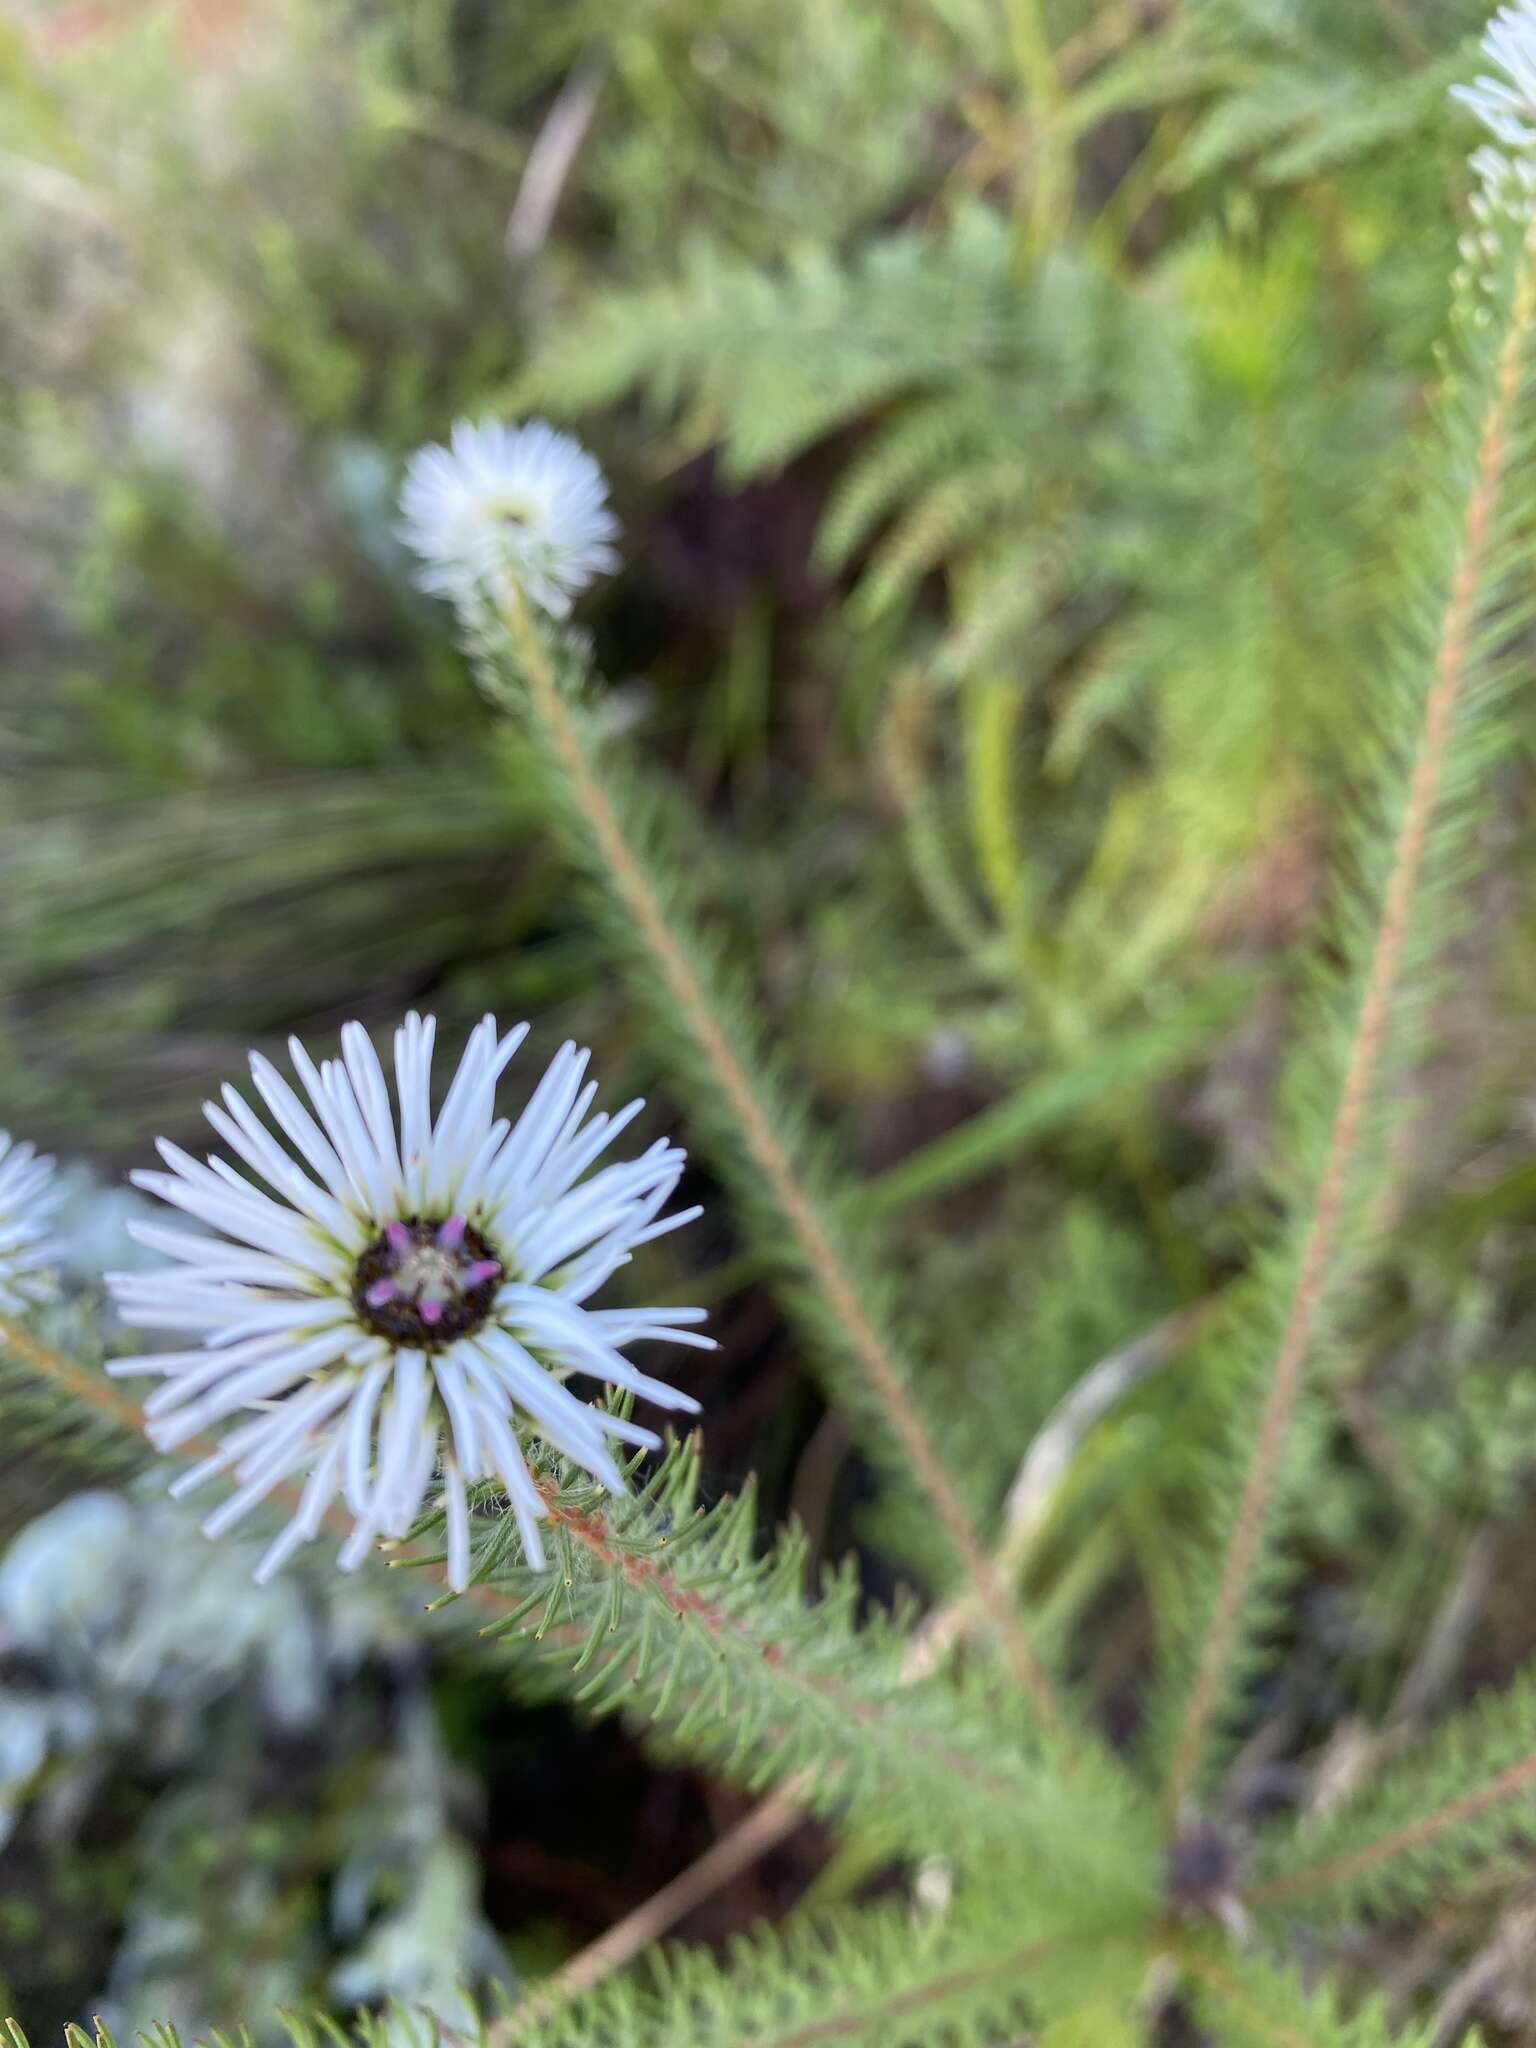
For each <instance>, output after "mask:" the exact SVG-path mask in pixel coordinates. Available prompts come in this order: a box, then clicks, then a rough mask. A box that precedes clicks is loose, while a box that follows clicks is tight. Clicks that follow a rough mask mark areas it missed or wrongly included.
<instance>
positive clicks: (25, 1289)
mask: <svg viewBox="0 0 1536 2048" xmlns="http://www.w3.org/2000/svg"><path fill="white" fill-rule="evenodd" d="M63 1199H64V1191H63V1189H62V1188H60V1187H59V1186H57V1185H56V1183H55V1181H54V1167H53V1161H52V1160H51V1159H50V1158H48V1157H47V1155H46V1154H43V1153H39V1152H38V1151H36V1149H35V1148H34V1147H33V1146H32V1145H31V1144H30V1143H29V1142H28V1141H26V1140H23V1141H22V1142H20V1143H17V1142H16V1141H15V1140H13V1139H12V1137H11V1135H10V1133H9V1131H0V1307H3V1308H4V1310H5V1312H6V1314H7V1315H24V1314H25V1313H26V1312H27V1310H28V1309H30V1308H34V1307H36V1306H37V1305H38V1304H39V1303H41V1302H45V1301H50V1300H51V1299H52V1298H53V1295H54V1293H55V1291H56V1288H55V1282H54V1278H53V1268H54V1266H55V1265H56V1264H57V1262H58V1258H59V1253H60V1250H61V1247H60V1245H59V1244H58V1243H57V1242H56V1241H55V1240H54V1238H53V1237H52V1236H51V1234H50V1232H51V1229H52V1222H53V1216H54V1212H55V1210H57V1208H58V1206H59V1204H60V1202H62V1201H63Z"/></svg>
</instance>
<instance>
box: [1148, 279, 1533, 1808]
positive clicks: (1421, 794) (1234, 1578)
mask: <svg viewBox="0 0 1536 2048" xmlns="http://www.w3.org/2000/svg"><path fill="white" fill-rule="evenodd" d="M1529 254H1530V244H1528V245H1527V256H1528V258H1529ZM1533 315H1536V291H1533V286H1532V280H1531V275H1530V268H1529V261H1527V267H1526V271H1525V274H1524V276H1523V278H1522V282H1521V285H1520V287H1519V289H1518V291H1517V293H1516V297H1515V302H1514V307H1513V310H1512V314H1511V320H1510V329H1509V334H1508V336H1507V338H1506V340H1505V343H1504V347H1503V351H1502V353H1501V356H1500V360H1499V368H1498V375H1497V379H1496V382H1495V386H1494V395H1493V400H1492V403H1491V404H1490V406H1489V408H1488V414H1487V417H1486V419H1485V421H1484V423H1483V431H1482V438H1481V441H1480V444H1479V448H1478V456H1477V470H1476V481H1475V483H1474V485H1473V489H1472V494H1471V496H1470V498H1469V499H1468V501H1467V510H1466V518H1465V522H1464V525H1463V529H1462V542H1461V550H1460V555H1459V558H1458V561H1457V565H1456V571H1455V575H1454V577H1453V579H1452V584H1451V593H1450V599H1449V602H1448V603H1447V606H1446V611H1445V617H1444V621H1443V623H1442V626H1441V632H1440V643H1439V647H1438V650H1437V654H1436V661H1435V679H1434V682H1433V684H1432V686H1431V688H1430V691H1429V695H1428V697H1427V699H1426V701H1425V706H1424V721H1423V726H1422V728H1421V731H1420V735H1419V742H1418V750H1417V753H1416V756H1415V759H1414V766H1413V775H1412V779H1411V781H1410V784H1409V790H1408V800H1407V804H1406V806H1405V808H1404V812H1403V820H1402V824H1401V826H1400V828H1399V830H1398V836H1397V844H1396V847H1395V849H1394V855H1393V860H1392V866H1391V870H1390V873H1389V876H1388V879H1387V886H1386V892H1385V894H1384V896H1383V898H1382V906H1381V918H1380V922H1379V924H1378V926H1377V931H1376V941H1375V945H1374V947H1373V949H1372V954H1371V962H1370V968H1369V971H1368V974H1367V977H1366V984H1365V993H1364V996H1363V998H1362V1000H1361V1005H1360V1014H1359V1017H1358V1019H1357V1022H1356V1025H1355V1032H1354V1037H1353V1039H1352V1041H1351V1044H1350V1050H1349V1057H1348V1060H1347V1062H1346V1065H1345V1070H1344V1078H1343V1082H1342V1084H1341V1086H1340V1090H1339V1098H1338V1104H1337V1107H1336V1109H1335V1112H1334V1120H1333V1129H1332V1132H1331V1134H1330V1137H1329V1142H1328V1151H1327V1155H1326V1159H1325V1162H1324V1165H1323V1171H1322V1175H1321V1177H1320V1179H1319V1181H1318V1187H1317V1196H1316V1200H1315V1202H1314V1205H1313V1209H1312V1216H1311V1221H1310V1222H1309V1224H1308V1226H1307V1232H1306V1238H1305V1241H1304V1243H1303V1247H1302V1254H1301V1264H1300V1270H1299V1273H1298V1276H1297V1280H1296V1286H1295V1290H1294V1292H1293V1294H1292V1296H1291V1302H1290V1307H1289V1310H1288V1312H1287V1314H1286V1319H1285V1325H1284V1328H1283V1331H1282V1333H1281V1337H1280V1344H1279V1348H1278V1350H1277V1352H1276V1355H1275V1362H1274V1367H1273V1371H1272V1373H1271V1377H1270V1386H1269V1394H1268V1397H1267V1399H1266V1401H1265V1404H1264V1411H1263V1415H1262V1417H1261V1419H1260V1423H1259V1432H1258V1436H1257V1438H1256V1439H1255V1442H1254V1448H1253V1454H1252V1457H1251V1459H1250V1461H1249V1466H1248V1474H1247V1478H1246V1480H1245V1482H1244V1486H1243V1492H1242V1498H1241V1501H1240V1503H1239V1506H1238V1511H1237V1520H1236V1523H1235V1525H1234V1528H1233V1534H1232V1540H1231V1543H1230V1545H1229V1547H1228V1550H1227V1555H1226V1559H1225V1561H1224V1564H1223V1567H1222V1575H1221V1581H1220V1585H1219V1587H1218V1590H1217V1594H1216V1601H1215V1606H1214V1608H1213V1610H1212V1616H1211V1622H1210V1627H1209V1629H1208V1631H1207V1634H1206V1639H1205V1643H1204V1646H1203V1648H1202V1650H1201V1653H1200V1657H1199V1661H1198V1664H1197V1666H1196V1673H1195V1680H1194V1684H1193V1686H1192V1688H1191V1690H1190V1697H1189V1701H1188V1704H1187V1706H1186V1708H1185V1712H1184V1719H1183V1723H1182V1725H1181V1728H1180V1732H1179V1738H1178V1742H1177V1744H1176V1746H1175V1749H1174V1756H1173V1762H1172V1765H1171V1768H1170V1772H1169V1789H1168V1808H1169V1811H1170V1814H1171V1815H1176V1814H1177V1813H1178V1811H1179V1810H1180V1808H1181V1807H1182V1806H1183V1804H1184V1802H1185V1800H1186V1799H1187V1798H1188V1796H1189V1794H1190V1792H1191V1791H1192V1789H1193V1787H1194V1785H1195V1783H1196V1780H1197V1779H1198V1777H1199V1773H1200V1766H1201V1762H1202V1759H1203V1757H1204V1752H1205V1745H1206V1741H1207V1738H1208V1736H1209V1734H1210V1728H1211V1722H1212V1720H1213V1718H1214V1716H1215V1713H1216V1708H1217V1703H1218V1701H1219V1698H1220V1694H1221V1687H1222V1682H1223V1678H1224V1674H1225V1672H1226V1669H1227V1666H1228V1662H1229V1660H1230V1658H1231V1655H1232V1651H1233V1648H1234V1646H1235V1643H1236V1639H1237V1634H1238V1629H1239V1626H1240V1624H1241V1619H1242V1611H1243V1605H1244V1602H1245V1600H1246V1598H1247V1593H1248V1587H1249V1583H1250V1581H1251V1579H1252V1577H1253V1571H1254V1566H1255V1564H1256V1563H1257V1561H1258V1555H1259V1546H1260V1544H1261V1542H1262V1541H1263V1536H1264V1530H1265V1527H1266V1525H1267V1523H1268V1520H1269V1515H1270V1510H1271V1508H1272V1506H1273V1504H1274V1495H1275V1489H1276V1486H1277V1484H1278V1482H1279V1478H1280V1473H1281V1468H1282V1464H1283V1461H1284V1455H1285V1446H1286V1442H1287V1440H1288V1437H1289V1434H1290V1426H1291V1422H1292V1419H1293V1417H1294V1415H1295V1410H1296V1404H1297V1401H1298V1399H1299V1397H1300V1394H1301V1389H1302V1384H1303V1380H1304V1378H1305V1373H1306V1365H1307V1360H1308V1357H1309V1355H1310V1352H1311V1349H1312V1342H1313V1338H1314V1336H1315V1334H1316V1329H1317V1322H1318V1317H1319V1314H1320V1312H1321V1310H1322V1306H1323V1302H1324V1299H1325V1296H1326V1293H1327V1288H1328V1283H1329V1281H1330V1279H1331V1278H1332V1273H1333V1265H1334V1260H1335V1257H1336V1254H1337V1251H1338V1244H1339V1236H1340V1227H1341V1223H1342V1220H1343V1216H1344V1210H1345V1205H1346V1202H1347V1200H1348V1196H1349V1190H1350V1185H1351V1180H1352V1175H1353V1170H1354V1164H1355V1157H1356V1153H1357V1151H1358V1149H1359V1145H1360V1140H1361V1136H1362V1133H1363V1130H1364V1126H1365V1118H1366V1113H1367V1111H1368V1109H1369V1107H1370V1102H1371V1098H1372V1094H1373V1092H1374V1089H1375V1084H1376V1081H1377V1077H1378V1070H1379V1068H1380V1064H1381V1057H1382V1051H1383V1047H1384V1045H1385V1041H1386V1036H1387V1028H1388V1024H1389V1021H1390V1018H1391V1013H1392V1005H1393V1001H1394V999H1395V997H1396V994H1397V990H1398V985H1399V980H1400V977H1401V974H1402V966H1403V954H1404V950H1405V948H1406V945H1407V940H1408V933H1409V930H1410V928H1411V925H1412V921H1413V913H1414V909H1415V907H1416V904H1417V900H1418V894H1419V887H1420V884H1421V882H1422V880H1423V873H1424V861H1425V854H1426V851H1427V848H1428V845H1429V835H1430V832H1431V829H1432V827H1433V824H1434V817H1435V810H1436V805H1437V803H1438V800H1439V795H1440V787H1441V782H1442V780H1443V777H1444V774H1445V764H1446V756H1447V752H1448V749H1449V746H1450V740H1451V734H1452V732H1453V730H1454V727H1455V721H1456V713H1457V710H1458V708H1459V705H1460V701H1461V696H1462V691H1463V687H1464V685H1465V682H1466V677H1467V669H1468V666H1469V663H1470V659H1471V649H1472V639H1473V632H1474V627H1475V624H1476V616H1477V605H1478V595H1479V592H1480V590H1481V587H1482V581H1483V577H1484V574H1485V572H1486V568H1487V557H1488V547H1489V539H1490V535H1491V533H1492V528H1493V519H1494V514H1495V511H1496V509H1497V506H1498V499H1499V491H1500V488H1501V486H1502V483H1503V480H1504V472H1505V466H1506V463H1507V460H1508V455H1509V437H1510V429H1511V426H1512V424H1513V420H1514V412H1515V405H1516V401H1517V399H1518V396H1519V391H1520V384H1521V377H1522V372H1523V357H1524V354H1525V350H1526V346H1527V343H1528V340H1529V337H1530V329H1531V325H1532V319H1533Z"/></svg>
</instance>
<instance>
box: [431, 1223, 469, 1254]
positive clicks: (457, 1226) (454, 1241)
mask: <svg viewBox="0 0 1536 2048" xmlns="http://www.w3.org/2000/svg"><path fill="white" fill-rule="evenodd" d="M464 1230H465V1223H464V1218H463V1217H462V1216H450V1217H449V1218H448V1220H447V1222H446V1223H439V1225H438V1226H437V1242H438V1245H439V1246H440V1248H441V1249H442V1250H443V1251H445V1252H456V1251H457V1250H458V1248H459V1246H460V1245H461V1244H462V1243H463V1242H464Z"/></svg>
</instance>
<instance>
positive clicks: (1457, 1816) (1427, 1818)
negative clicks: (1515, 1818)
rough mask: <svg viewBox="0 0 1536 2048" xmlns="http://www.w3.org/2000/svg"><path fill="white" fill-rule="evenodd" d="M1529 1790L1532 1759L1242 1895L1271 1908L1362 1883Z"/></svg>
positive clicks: (1535, 1767) (1535, 1781)
mask: <svg viewBox="0 0 1536 2048" xmlns="http://www.w3.org/2000/svg"><path fill="white" fill-rule="evenodd" d="M1533 1786H1536V1756H1528V1757H1523V1758H1522V1759H1521V1761H1520V1762H1519V1763H1517V1764H1511V1765H1510V1767H1509V1769H1508V1770H1507V1771H1501V1772H1500V1773H1499V1775H1498V1777H1496V1778H1491V1779H1490V1780H1489V1781H1488V1783H1487V1784H1486V1785H1480V1786H1478V1788H1477V1790H1476V1791H1474V1792H1463V1793H1462V1795H1461V1797H1460V1798H1459V1799H1452V1800H1450V1801H1448V1802H1447V1804H1446V1805H1444V1806H1442V1807H1440V1808H1439V1809H1438V1810H1437V1811H1436V1812H1434V1813H1426V1814H1425V1815H1424V1816H1423V1817H1422V1819H1419V1820H1411V1821H1406V1822H1405V1823H1404V1824H1403V1826H1402V1827H1400V1828H1394V1829H1393V1830H1392V1831H1391V1833H1390V1834H1385V1835H1378V1836H1377V1837H1376V1839H1375V1841H1374V1842H1365V1843H1362V1844H1361V1846H1360V1847H1359V1848H1358V1849H1351V1850H1349V1851H1348V1852H1347V1853H1346V1854H1345V1855H1342V1856H1333V1857H1330V1858H1329V1859H1328V1860H1327V1861H1326V1862H1323V1863H1312V1864H1308V1865H1305V1866H1303V1868H1302V1869H1300V1870H1291V1871H1287V1872H1286V1873H1285V1875H1284V1876H1282V1877H1272V1878H1270V1879H1268V1880H1267V1882H1265V1883H1263V1884H1257V1885H1254V1886H1253V1887H1252V1889H1251V1890H1250V1891H1248V1893H1247V1894H1246V1897H1247V1900H1248V1902H1249V1904H1250V1905H1254V1906H1271V1905H1275V1904H1277V1903H1279V1902H1280V1901H1282V1900H1285V1899H1293V1898H1299V1897H1300V1896H1301V1895H1302V1893H1304V1892H1315V1891H1322V1890H1325V1889H1326V1888H1327V1887H1328V1886H1329V1885H1335V1884H1348V1883H1349V1882H1350V1880H1351V1879H1352V1878H1356V1877H1361V1876H1363V1875H1364V1874H1365V1872H1366V1871H1368V1870H1375V1869H1377V1868H1378V1867H1379V1866H1380V1865H1381V1864H1383V1863H1390V1862H1391V1861H1392V1859H1393V1857H1395V1856H1402V1855H1405V1854H1406V1853H1407V1852H1408V1851H1409V1850H1411V1849H1420V1848H1422V1847H1423V1846H1424V1844H1425V1843H1426V1842H1433V1841H1434V1840H1435V1839H1436V1838H1437V1836H1440V1835H1443V1834H1446V1833H1448V1832H1449V1831H1450V1830H1451V1829H1452V1828H1459V1827H1461V1826H1463V1825H1464V1824H1465V1823H1466V1822H1467V1821H1469V1820H1476V1819H1477V1818H1478V1816H1479V1815H1480V1814H1484V1813H1487V1812H1488V1810H1489V1809H1490V1808H1491V1807H1495V1806H1502V1805H1503V1803H1504V1801H1505V1800H1506V1799H1515V1798H1517V1797H1518V1796H1519V1795H1520V1794H1521V1793H1522V1792H1527V1791H1529V1790H1530V1789H1531V1788H1532V1787H1533Z"/></svg>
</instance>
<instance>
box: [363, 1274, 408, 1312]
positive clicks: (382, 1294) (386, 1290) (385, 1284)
mask: <svg viewBox="0 0 1536 2048" xmlns="http://www.w3.org/2000/svg"><path fill="white" fill-rule="evenodd" d="M363 1299H364V1301H366V1302H367V1304H368V1306H369V1307H370V1308H382V1307H383V1306H384V1304H385V1303H386V1302H387V1301H398V1300H399V1299H400V1290H399V1288H398V1287H397V1286H396V1285H395V1283H394V1281H393V1280H375V1281H374V1283H373V1285H372V1286H371V1287H370V1288H369V1289H368V1292H367V1293H366V1294H365V1295H364V1296H363Z"/></svg>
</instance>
